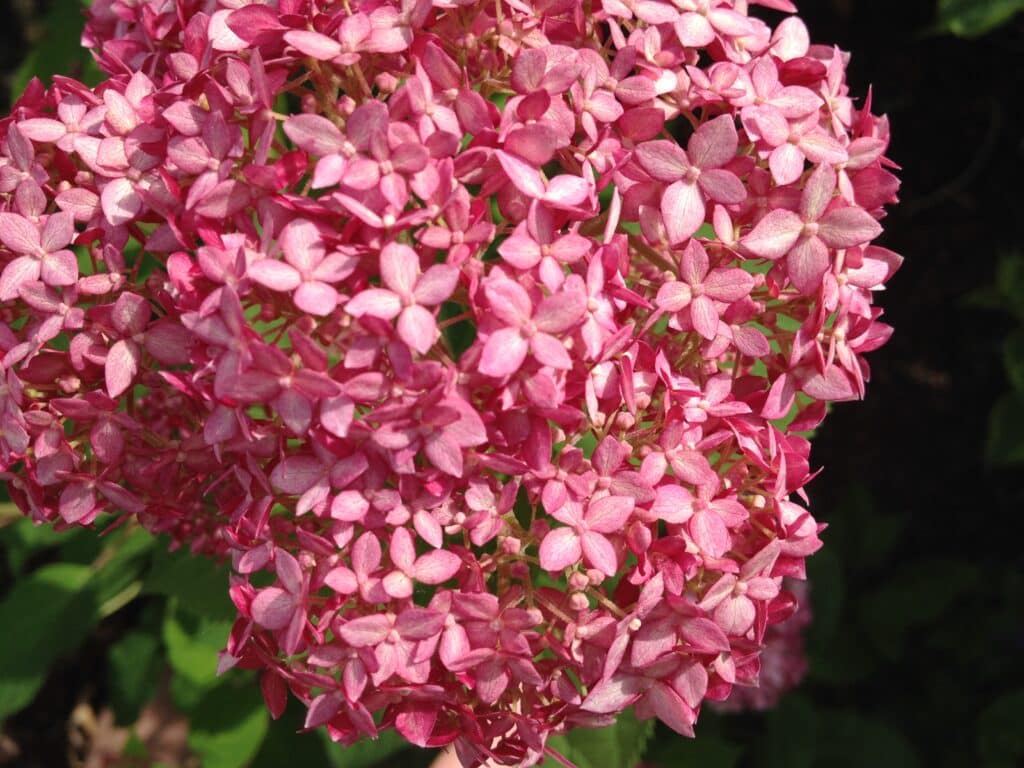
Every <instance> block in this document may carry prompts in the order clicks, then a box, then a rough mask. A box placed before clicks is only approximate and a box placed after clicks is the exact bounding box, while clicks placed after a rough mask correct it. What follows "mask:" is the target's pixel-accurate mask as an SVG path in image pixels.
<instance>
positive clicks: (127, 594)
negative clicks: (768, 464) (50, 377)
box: [0, 0, 1024, 768]
mask: <svg viewBox="0 0 1024 768" xmlns="http://www.w3.org/2000/svg"><path fill="white" fill-rule="evenodd" d="M799 5H801V15H802V16H803V18H804V19H805V20H806V22H807V24H808V26H809V27H810V29H811V31H812V36H813V38H814V39H815V40H817V41H829V42H833V41H834V42H836V43H837V44H839V45H840V46H841V47H842V48H843V49H844V50H849V51H853V52H854V57H853V61H852V65H851V67H850V70H849V76H850V81H851V88H852V90H853V92H854V93H865V92H866V91H867V88H868V87H869V86H873V87H874V103H875V106H876V109H875V111H876V112H886V113H888V114H889V116H890V117H891V119H892V125H893V142H892V146H891V149H890V152H889V155H890V157H892V158H893V159H894V160H895V161H896V162H898V163H899V164H900V165H902V166H903V170H902V172H901V177H902V179H903V188H902V193H901V197H902V203H901V205H899V206H898V207H897V208H896V209H895V210H894V211H893V212H892V213H891V215H890V216H889V217H888V219H887V220H886V221H885V222H884V223H885V226H886V234H885V235H884V239H883V241H882V243H883V244H884V245H886V246H887V247H889V248H892V249H893V250H896V251H898V252H900V253H902V254H904V255H905V256H906V263H905V265H904V267H903V269H902V270H901V271H900V272H899V273H898V274H897V276H896V277H895V278H894V279H893V280H892V281H891V282H890V284H889V290H888V292H887V293H886V294H883V295H882V303H883V305H884V306H885V309H886V314H885V319H886V320H887V321H888V322H890V323H891V324H893V325H894V326H895V327H896V335H895V336H894V338H893V339H892V341H891V342H890V343H889V344H888V345H887V346H886V347H885V348H883V349H882V350H880V351H878V352H876V353H873V355H872V356H871V358H870V361H871V365H872V373H873V375H872V381H871V385H870V386H869V389H868V393H869V396H868V399H867V401H866V402H864V403H853V404H845V405H842V406H839V407H837V408H836V409H835V412H834V413H833V415H832V418H830V419H829V420H827V422H826V424H825V426H824V427H823V428H822V429H821V430H820V432H819V434H818V435H817V438H816V443H815V449H814V454H813V458H814V460H815V462H816V464H818V465H820V466H824V470H825V471H824V472H823V474H822V475H821V476H820V477H819V478H818V479H816V480H815V481H814V482H813V484H812V486H811V491H810V492H811V497H812V502H813V505H814V509H815V513H816V515H817V516H818V518H819V519H821V520H823V521H825V522H827V523H828V525H829V527H828V530H827V531H826V532H825V534H824V535H823V538H824V541H825V543H826V546H825V549H823V550H822V551H821V552H819V553H818V554H817V555H815V556H814V557H813V558H812V559H811V562H810V568H809V570H810V583H811V591H810V602H811V605H812V610H813V616H814V618H813V621H812V623H811V625H810V626H809V628H808V629H807V630H806V632H805V637H804V639H805V645H806V651H807V659H808V672H807V675H806V677H805V679H804V680H803V682H802V683H801V684H800V685H799V686H798V687H797V688H795V689H794V690H792V691H790V692H789V693H787V694H786V695H784V696H782V698H781V700H780V701H779V702H778V703H777V705H776V706H775V707H774V708H772V709H770V710H767V711H747V712H742V713H719V712H715V711H710V710H706V711H705V712H704V713H703V714H702V716H701V720H700V723H699V724H698V729H697V733H698V737H697V739H696V740H694V741H687V740H684V739H682V738H680V737H677V736H675V735H674V734H671V733H669V732H667V731H663V730H662V729H660V728H659V729H656V730H654V731H653V733H652V732H651V729H650V728H645V727H640V726H637V727H636V728H634V729H626V730H625V731H621V730H620V731H619V732H617V733H616V734H611V733H605V732H596V733H590V734H587V735H586V738H585V739H580V740H578V741H576V742H574V743H573V744H571V745H569V747H568V749H567V750H566V751H567V752H568V753H569V754H571V755H572V757H573V758H574V759H575V760H576V762H578V763H579V765H580V768H629V767H630V766H631V765H634V764H635V763H636V762H637V760H638V758H639V755H640V753H641V751H643V752H644V757H643V760H644V765H645V766H652V767H653V766H659V767H663V768H677V767H679V768H687V767H688V766H694V767H695V768H697V767H699V768H731V767H733V766H756V767H757V768H819V767H820V768H824V767H825V766H828V767H829V768H833V767H835V768H844V767H846V766H849V767H850V768H853V767H854V766H857V768H860V767H861V766H877V767H878V768H887V767H889V766H893V767H894V768H895V767H897V766H899V767H903V766H906V767H909V768H916V767H918V766H920V768H925V767H927V768H960V767H961V766H972V767H973V766H981V767H982V768H1013V767H1014V766H1020V765H1024V554H1022V553H1024V535H1022V531H1024V521H1022V518H1024V473H1022V471H1021V467H1022V466H1024V229H1022V226H1021V223H1022V221H1024V211H1022V210H1021V206H1022V203H1024V196H1022V195H1021V188H1022V185H1024V129H1022V126H1024V14H1019V15H1018V14H1017V12H1018V11H1022V10H1024V0H804V2H802V3H799ZM82 7H83V6H82V4H81V0H0V20H2V23H0V105H7V104H9V103H10V100H11V96H12V94H15V95H16V94H17V93H18V92H19V91H20V89H21V88H22V87H23V85H24V83H25V82H26V81H27V79H28V78H29V77H30V76H32V75H39V76H43V77H46V76H48V75H51V74H52V73H54V72H61V73H67V74H75V75H77V76H79V77H81V78H83V79H86V80H89V79H92V78H95V77H96V74H97V73H96V72H95V69H94V68H93V67H92V66H91V62H90V61H89V59H88V56H87V54H85V53H84V52H82V51H80V50H78V49H77V40H78V34H79V31H80V28H81V13H82ZM3 498H6V497H5V496H4V497H3ZM225 579H226V575H225V573H224V572H223V571H222V570H220V569H217V568H216V567H214V566H213V565H211V564H209V563H204V562H201V561H197V560H195V559H193V558H191V557H189V555H188V553H183V552H179V553H168V552H166V548H165V546H164V543H163V542H153V541H150V540H149V538H148V537H147V536H146V535H144V534H133V533H131V532H122V533H114V534H111V535H110V536H108V537H106V538H105V539H103V540H100V539H98V538H96V537H95V535H94V534H93V533H91V532H73V531H72V532H66V533H61V534H56V533H53V532H52V531H50V530H47V529H37V528H33V527H32V526H31V525H30V524H28V523H27V522H26V521H24V520H20V519H19V517H18V515H17V513H16V510H14V509H13V508H12V507H11V506H10V505H9V504H7V503H5V502H3V501H2V500H0V766H4V767H5V768H7V767H10V768H64V767H65V766H68V767H69V768H70V767H74V768H86V767H87V768H100V767H101V766H119V767H123V768H144V767H147V766H148V767H154V768H155V766H165V767H173V768H179V766H180V767H181V768H188V767H196V768H198V767H199V766H203V768H242V766H252V767H253V768H278V767H279V766H282V765H300V766H315V767H317V768H319V767H320V766H324V767H325V768H375V767H377V768H385V767H386V766H394V765H402V766H407V767H408V768H415V766H424V765H426V764H427V763H428V762H429V760H430V758H431V756H430V755H429V754H427V753H425V752H421V751H417V750H409V749H406V750H404V751H402V747H401V743H400V742H398V741H397V740H395V739H388V738H385V739H383V740H382V741H381V742H378V743H376V744H373V745H369V746H366V747H364V746H358V747H355V748H351V749H344V750H343V749H341V748H339V747H337V746H336V745H331V744H329V742H328V741H327V740H325V739H323V738H321V737H320V736H319V735H315V734H309V735H298V734H296V731H297V730H298V728H299V727H300V726H301V722H300V713H299V712H298V707H297V706H296V705H295V704H294V703H292V705H291V706H290V708H289V711H288V712H287V713H286V715H285V717H284V718H283V719H282V720H281V721H279V722H276V723H273V724H271V723H269V722H268V717H267V715H266V712H265V709H264V707H263V705H262V702H261V700H260V696H259V692H258V687H257V685H256V681H255V679H254V678H252V677H251V676H249V675H248V674H247V673H245V672H240V671H233V672H231V673H229V674H228V675H226V676H223V677H220V678H218V677H216V675H215V667H216V652H217V650H218V649H219V648H220V647H221V643H222V641H223V638H224V637H225V635H226V633H227V630H228V628H229V626H230V618H231V616H232V615H233V609H232V608H231V606H230V605H229V603H228V602H227V600H226V598H225V597H224V590H223V584H224V582H225ZM623 734H625V735H623ZM641 746H645V747H646V748H645V749H643V750H641Z"/></svg>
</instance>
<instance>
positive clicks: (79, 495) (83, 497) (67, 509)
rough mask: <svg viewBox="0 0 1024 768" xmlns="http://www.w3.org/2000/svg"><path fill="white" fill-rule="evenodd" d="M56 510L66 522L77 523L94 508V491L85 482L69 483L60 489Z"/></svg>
mask: <svg viewBox="0 0 1024 768" xmlns="http://www.w3.org/2000/svg"><path fill="white" fill-rule="evenodd" d="M57 509H58V512H59V513H60V516H61V519H63V520H64V522H66V523H77V522H78V521H79V520H83V519H84V518H86V517H87V516H88V515H89V514H91V513H92V512H93V510H95V509H96V493H95V492H94V491H93V489H92V486H90V485H88V484H87V483H81V482H75V483H69V484H68V485H67V487H65V488H64V490H63V491H61V494H60V502H59V504H58V508H57Z"/></svg>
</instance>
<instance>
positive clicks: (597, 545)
mask: <svg viewBox="0 0 1024 768" xmlns="http://www.w3.org/2000/svg"><path fill="white" fill-rule="evenodd" d="M634 505H635V501H634V500H633V499H632V498H630V497H628V496H605V497H604V498H601V499H598V500H597V501H593V502H591V503H590V504H588V505H587V506H586V509H584V508H583V506H582V505H581V504H579V503H577V502H574V501H570V502H567V503H566V504H565V505H564V506H563V507H562V508H561V509H559V510H558V511H556V512H552V513H551V516H552V517H554V518H555V519H556V520H558V521H560V522H562V523H565V525H566V527H565V528H556V529H554V530H553V531H551V533H549V534H548V535H547V536H545V537H544V540H543V541H542V542H541V545H540V565H541V567H542V568H544V569H545V570H548V571H560V570H562V569H563V568H568V567H569V566H571V565H575V564H576V563H578V562H579V561H580V558H581V557H582V558H583V561H584V562H585V563H586V564H587V565H589V566H590V567H592V568H596V569H597V570H599V571H601V572H602V573H603V574H605V576H608V577H611V576H614V575H615V572H616V570H617V565H618V561H617V557H616V554H615V548H614V547H613V546H612V543H611V541H609V540H608V538H607V537H606V536H605V534H609V533H616V532H617V531H620V530H622V528H623V526H624V525H625V523H626V520H628V519H629V516H630V514H631V513H632V512H633V507H634Z"/></svg>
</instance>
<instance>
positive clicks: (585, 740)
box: [543, 708, 654, 768]
mask: <svg viewBox="0 0 1024 768" xmlns="http://www.w3.org/2000/svg"><path fill="white" fill-rule="evenodd" d="M653 733H654V720H637V719H636V715H634V714H633V710H632V708H630V709H627V710H626V711H625V712H623V713H622V714H621V715H619V718H618V720H616V721H615V725H610V726H608V727H607V728H578V729H576V730H575V731H570V732H569V733H568V734H566V735H564V736H552V737H551V739H549V740H548V744H550V745H551V747H552V748H553V749H555V750H557V751H558V753H559V754H561V755H562V756H563V757H565V758H567V759H568V760H569V761H570V762H573V763H575V764H576V765H577V766H578V768H608V766H615V767H616V768H633V766H635V765H636V764H637V763H639V762H640V760H641V758H643V756H644V750H645V748H646V747H647V742H648V741H649V740H650V738H651V735H652V734H653ZM557 766H558V763H557V762H555V761H554V760H553V759H550V758H549V759H548V760H546V761H545V762H544V765H543V768H556V767H557Z"/></svg>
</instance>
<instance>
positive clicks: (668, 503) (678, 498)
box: [651, 485, 693, 523]
mask: <svg viewBox="0 0 1024 768" xmlns="http://www.w3.org/2000/svg"><path fill="white" fill-rule="evenodd" d="M651 514H652V515H654V516H655V517H658V518H660V519H662V520H664V521H665V522H666V523H685V522H686V521H687V520H689V519H690V517H692V516H693V496H692V495H691V494H690V492H689V491H687V490H686V489H685V488H682V487H680V486H678V485H663V486H661V487H660V488H658V490H657V495H656V496H655V500H654V504H653V505H652V506H651Z"/></svg>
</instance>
